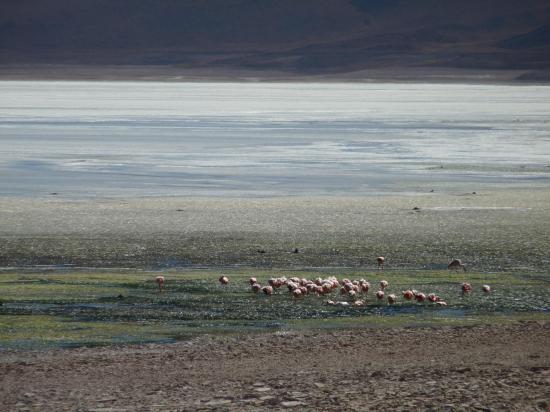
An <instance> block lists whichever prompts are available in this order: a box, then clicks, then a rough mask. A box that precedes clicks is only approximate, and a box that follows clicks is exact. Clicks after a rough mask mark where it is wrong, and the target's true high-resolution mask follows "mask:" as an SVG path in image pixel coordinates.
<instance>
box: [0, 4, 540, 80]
mask: <svg viewBox="0 0 550 412" xmlns="http://www.w3.org/2000/svg"><path fill="white" fill-rule="evenodd" d="M548 56H550V2H549V1H548V0H523V1H519V0H445V1H442V0H415V1H409V0H186V1H174V0H77V1H75V0H48V1H43V0H27V1H20V0H3V1H2V4H1V5H0V64H4V65H5V64H40V63H55V64H85V65H144V64H148V65H180V66H182V67H187V68H198V69H200V68H232V69H235V68H236V69H239V68H253V69H257V70H265V69H270V70H283V71H287V72H289V73H331V72H346V71H353V70H362V69H369V68H385V67H451V68H452V67H460V68H485V69H487V68H488V69H494V70H505V69H530V70H531V69H537V70H546V69H550V58H549V57H548Z"/></svg>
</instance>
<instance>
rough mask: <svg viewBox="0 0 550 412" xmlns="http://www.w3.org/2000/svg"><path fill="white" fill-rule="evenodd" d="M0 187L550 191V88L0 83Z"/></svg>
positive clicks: (122, 192) (7, 190) (97, 192)
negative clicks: (544, 189) (530, 188)
mask: <svg viewBox="0 0 550 412" xmlns="http://www.w3.org/2000/svg"><path fill="white" fill-rule="evenodd" d="M0 96H2V97H1V98H0V175H1V176H2V179H0V195H10V196H41V195H48V194H50V193H58V194H59V195H60V196H68V197H81V196H181V195H191V196H235V197H239V196H280V195H295V194H309V195H327V194H328V195H342V194H348V195H349V194H351V195H369V194H378V193H424V192H426V191H429V190H432V189H434V190H441V191H453V190H454V191H457V190H458V191H460V190H467V191H468V190H471V189H472V188H474V189H475V188H486V187H491V188H497V187H509V186H522V187H523V186H531V187H543V188H547V187H549V183H550V103H549V102H550V87H549V86H507V85H449V84H350V83H342V84H328V83H326V84H319V83H311V84H300V83H241V84H239V83H152V82H151V83H148V82H141V83H132V82H30V81H25V82H16V81H15V82H0Z"/></svg>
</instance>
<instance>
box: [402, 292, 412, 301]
mask: <svg viewBox="0 0 550 412" xmlns="http://www.w3.org/2000/svg"><path fill="white" fill-rule="evenodd" d="M402 293H403V297H404V298H405V299H407V300H411V299H412V298H413V297H414V293H413V291H412V290H404V291H403V292H402Z"/></svg>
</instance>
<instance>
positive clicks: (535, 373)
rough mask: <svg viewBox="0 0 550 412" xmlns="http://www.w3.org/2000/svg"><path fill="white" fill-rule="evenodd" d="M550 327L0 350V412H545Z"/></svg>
mask: <svg viewBox="0 0 550 412" xmlns="http://www.w3.org/2000/svg"><path fill="white" fill-rule="evenodd" d="M549 339H550V323H548V322H544V321H537V322H530V321H529V322H520V323H513V324H509V325H485V326H473V327H431V328H422V327H421V328H391V329H385V328H382V329H365V330H351V331H331V332H327V331H307V332H284V333H282V332H276V333H265V334H246V335H226V336H223V335H222V336H219V335H218V336H202V337H199V338H197V339H194V340H191V341H187V342H181V343H177V344H173V345H144V346H124V347H107V348H80V349H73V350H51V351H38V352H18V351H8V352H4V353H3V356H2V358H1V361H0V369H1V372H2V373H0V376H2V378H0V379H1V381H2V385H0V388H1V389H0V395H1V398H2V399H3V407H4V408H5V409H6V410H40V411H49V410H52V411H54V410H55V411H62V410H82V411H84V410H86V411H91V410H117V411H118V410H120V411H126V410H143V411H145V410H181V411H187V410H258V409H277V410H279V409H288V408H296V410H298V409H299V410H313V409H316V410H321V409H322V410H344V409H345V410H415V409H416V410H418V409H421V410H522V411H527V410H533V411H535V410H539V411H543V410H548V408H549V400H550V346H549V345H548V342H549Z"/></svg>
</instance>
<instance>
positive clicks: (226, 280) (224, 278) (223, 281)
mask: <svg viewBox="0 0 550 412" xmlns="http://www.w3.org/2000/svg"><path fill="white" fill-rule="evenodd" d="M218 280H219V281H220V283H221V284H222V285H227V284H228V283H229V278H228V277H227V276H223V275H222V276H220V278H219V279H218Z"/></svg>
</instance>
